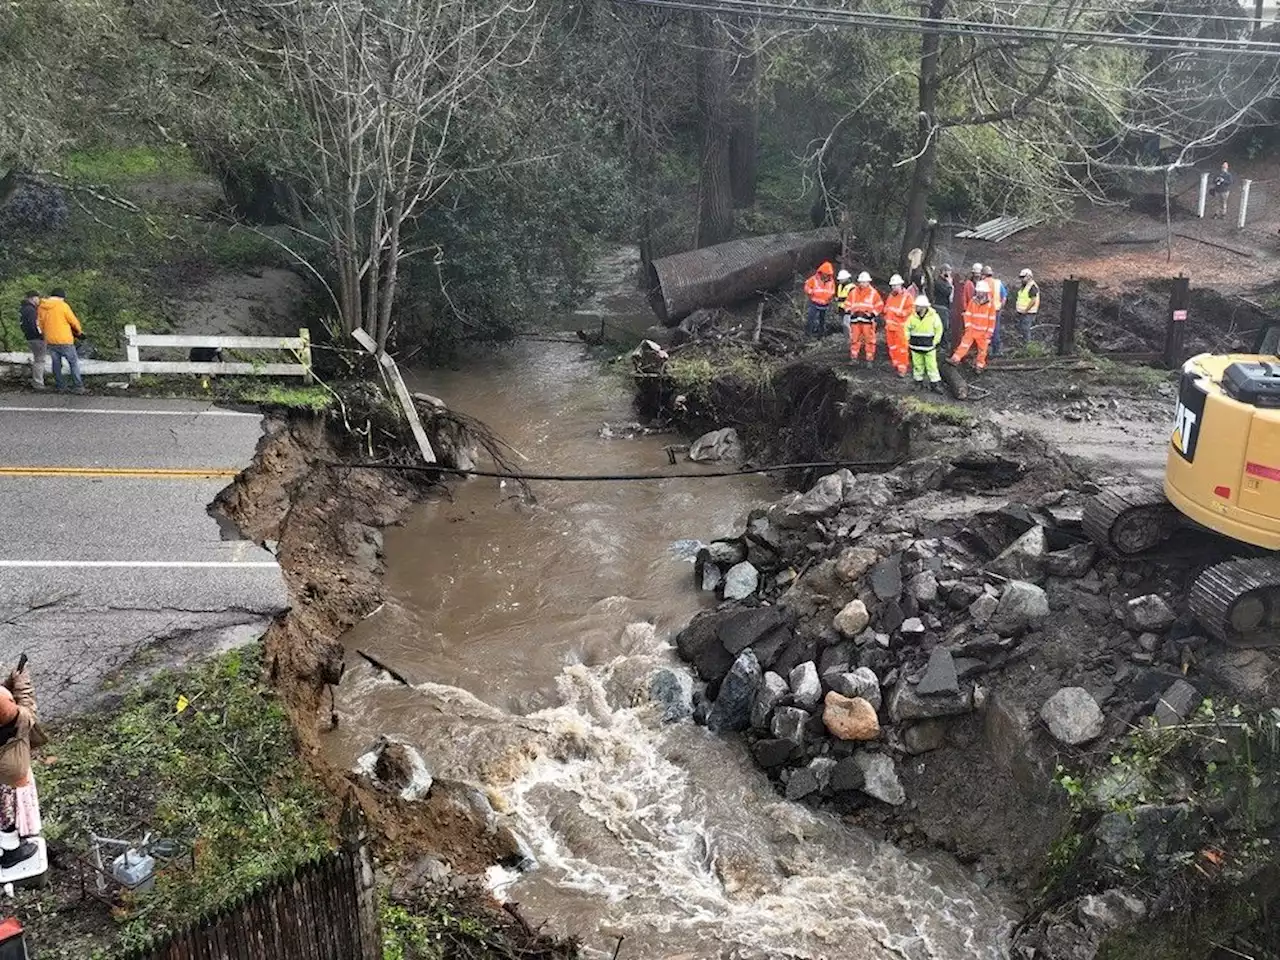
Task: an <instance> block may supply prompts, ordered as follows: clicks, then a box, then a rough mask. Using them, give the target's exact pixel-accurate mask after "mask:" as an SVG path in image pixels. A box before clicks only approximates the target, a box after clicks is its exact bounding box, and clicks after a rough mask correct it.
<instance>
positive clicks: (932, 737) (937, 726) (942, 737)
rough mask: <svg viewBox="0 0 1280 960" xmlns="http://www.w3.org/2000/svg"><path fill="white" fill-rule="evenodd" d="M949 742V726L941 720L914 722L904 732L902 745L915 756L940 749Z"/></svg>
mask: <svg viewBox="0 0 1280 960" xmlns="http://www.w3.org/2000/svg"><path fill="white" fill-rule="evenodd" d="M946 742H947V728H946V724H944V723H943V722H942V721H941V720H922V721H921V722H920V723H913V724H912V725H911V726H909V727H907V729H906V730H905V731H904V732H903V734H902V746H903V749H905V750H906V751H907V753H909V754H911V755H912V756H913V757H914V756H918V755H919V754H922V753H928V752H929V751H930V750H939V749H941V748H942V746H943V745H944V744H945V743H946Z"/></svg>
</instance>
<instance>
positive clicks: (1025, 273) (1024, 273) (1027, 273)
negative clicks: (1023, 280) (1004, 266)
mask: <svg viewBox="0 0 1280 960" xmlns="http://www.w3.org/2000/svg"><path fill="white" fill-rule="evenodd" d="M1018 276H1020V277H1029V276H1031V271H1030V270H1028V269H1027V268H1026V267H1023V268H1022V272H1021V273H1019V274H1018Z"/></svg>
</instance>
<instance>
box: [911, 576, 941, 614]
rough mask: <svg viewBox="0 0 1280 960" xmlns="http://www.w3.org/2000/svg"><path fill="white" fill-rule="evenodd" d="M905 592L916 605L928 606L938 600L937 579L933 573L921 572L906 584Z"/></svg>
mask: <svg viewBox="0 0 1280 960" xmlns="http://www.w3.org/2000/svg"><path fill="white" fill-rule="evenodd" d="M907 590H908V591H909V592H910V593H911V596H913V597H915V598H916V602H917V603H921V604H924V605H925V606H928V605H929V604H931V603H933V602H934V601H935V600H937V599H938V578H937V577H936V576H934V574H933V571H931V570H923V571H921V572H920V573H917V574H916V575H915V576H914V577H912V578H911V580H910V581H909V582H908V583H907Z"/></svg>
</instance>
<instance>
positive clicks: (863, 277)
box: [858, 270, 871, 283]
mask: <svg viewBox="0 0 1280 960" xmlns="http://www.w3.org/2000/svg"><path fill="white" fill-rule="evenodd" d="M858 282H859V283H870V282H871V274H869V273H867V271H865V270H863V271H862V272H861V273H860V274H858Z"/></svg>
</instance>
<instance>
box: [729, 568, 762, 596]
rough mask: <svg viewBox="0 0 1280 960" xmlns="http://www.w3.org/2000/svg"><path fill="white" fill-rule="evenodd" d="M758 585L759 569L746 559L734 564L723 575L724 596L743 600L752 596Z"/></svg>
mask: <svg viewBox="0 0 1280 960" xmlns="http://www.w3.org/2000/svg"><path fill="white" fill-rule="evenodd" d="M759 586H760V571H759V570H757V569H756V568H755V567H754V566H752V565H751V564H750V563H747V561H745V560H743V561H742V563H737V564H734V565H733V566H732V567H730V568H729V572H728V573H726V574H725V575H724V598H725V599H726V600H745V599H747V597H750V596H754V595H755V592H756V590H757V589H758V588H759Z"/></svg>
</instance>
